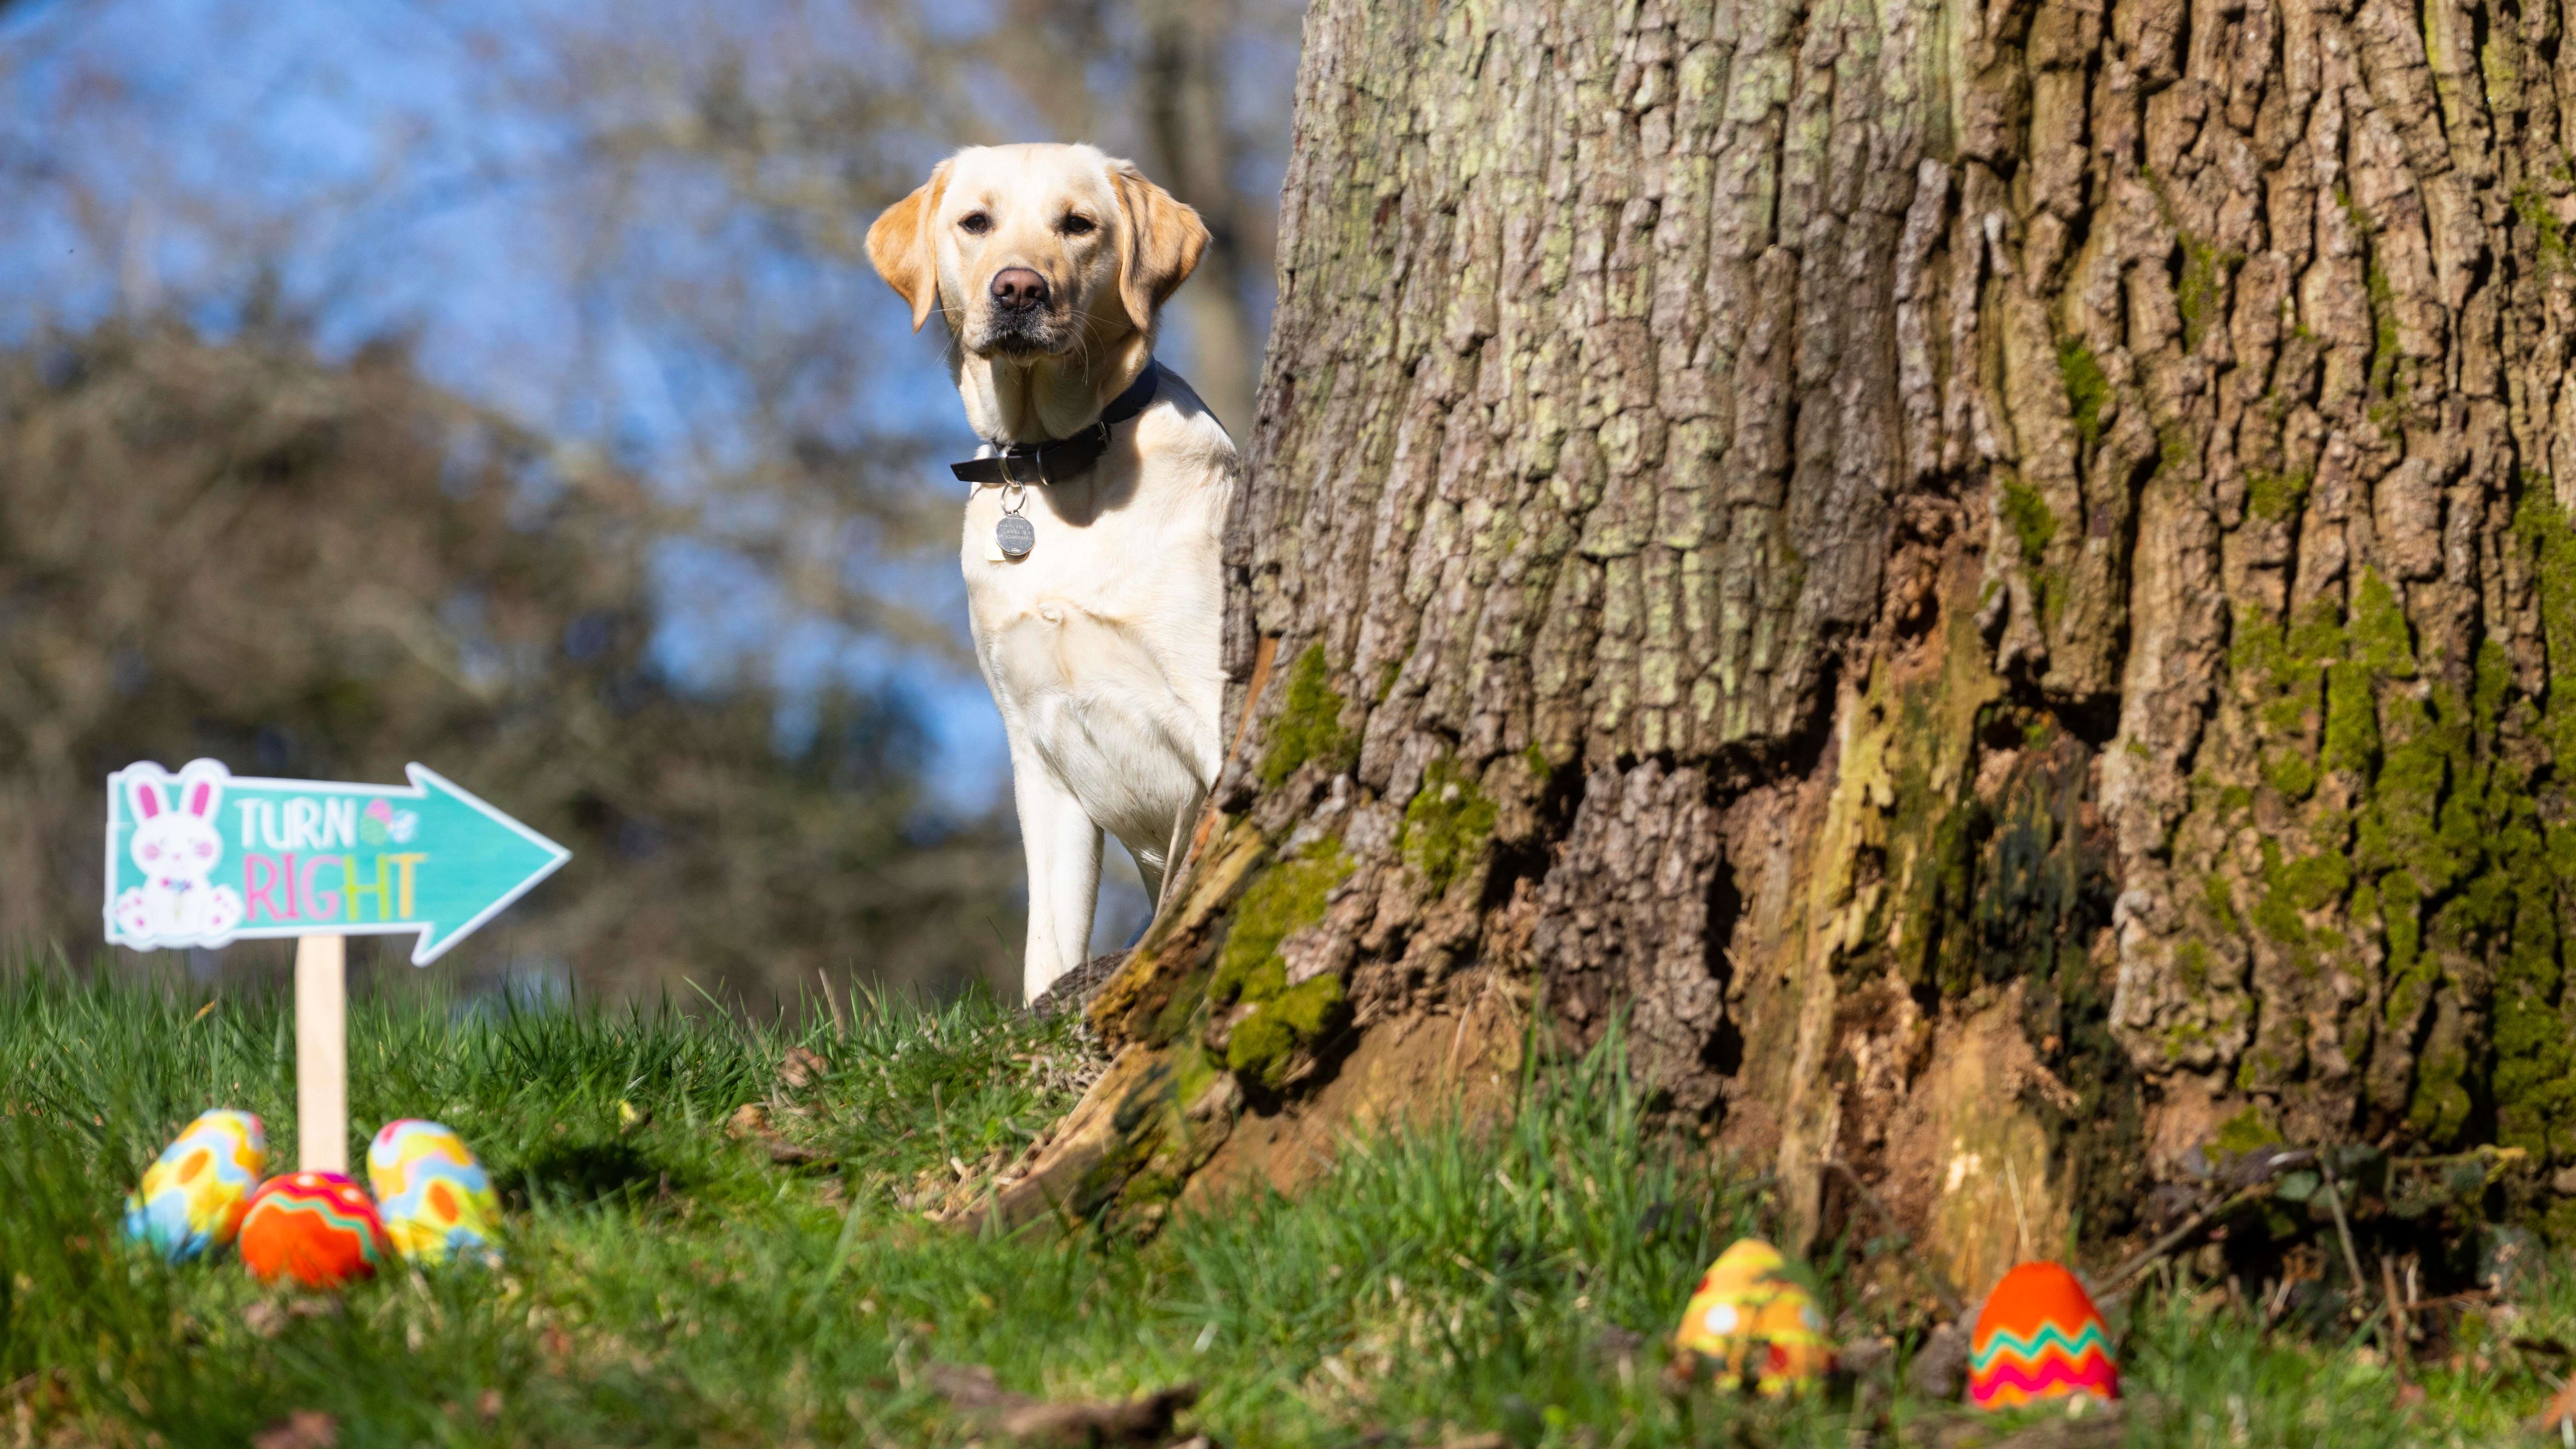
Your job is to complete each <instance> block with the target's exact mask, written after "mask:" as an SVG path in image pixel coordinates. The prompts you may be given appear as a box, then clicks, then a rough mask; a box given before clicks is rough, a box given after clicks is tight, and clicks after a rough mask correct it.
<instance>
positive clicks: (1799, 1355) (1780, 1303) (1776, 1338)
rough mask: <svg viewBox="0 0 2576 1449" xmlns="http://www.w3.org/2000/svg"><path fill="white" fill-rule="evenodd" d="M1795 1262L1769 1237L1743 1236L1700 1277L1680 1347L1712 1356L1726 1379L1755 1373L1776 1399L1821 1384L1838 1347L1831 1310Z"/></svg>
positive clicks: (1676, 1338) (1678, 1338)
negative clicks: (1792, 1267)
mask: <svg viewBox="0 0 2576 1449" xmlns="http://www.w3.org/2000/svg"><path fill="white" fill-rule="evenodd" d="M1788 1267H1789V1263H1788V1260H1787V1259H1785V1258H1782V1257H1781V1256H1780V1250H1779V1249H1777V1248H1774V1247H1772V1246H1771V1245H1770V1244H1769V1243H1766V1242H1763V1241H1761V1240H1760V1239H1758V1238H1738V1239H1737V1240H1736V1241H1735V1243H1734V1244H1733V1245H1732V1246H1731V1247H1729V1248H1728V1249H1727V1250H1726V1251H1725V1252H1723V1253H1720V1254H1718V1256H1717V1261H1716V1262H1714V1263H1711V1264H1710V1265H1709V1267H1708V1271H1707V1272H1706V1273H1704V1274H1702V1275H1701V1276H1700V1280H1699V1287H1698V1288H1697V1289H1695V1290H1694V1291H1693V1292H1692V1293H1691V1300H1690V1306H1689V1307H1687V1308H1684V1309H1683V1310H1682V1326H1681V1327H1680V1328H1679V1329H1678V1330H1676V1331H1675V1332H1674V1334H1673V1348H1674V1350H1675V1351H1676V1352H1681V1351H1687V1352H1690V1353H1695V1354H1698V1355H1699V1356H1700V1357H1701V1358H1703V1359H1707V1360H1709V1361H1711V1362H1712V1363H1713V1364H1714V1365H1715V1369H1716V1378H1717V1381H1718V1382H1719V1383H1720V1384H1724V1385H1730V1386H1731V1385H1736V1384H1741V1383H1742V1382H1743V1381H1744V1377H1745V1375H1746V1374H1748V1373H1749V1374H1751V1375H1753V1378H1754V1383H1755V1385H1756V1386H1757V1387H1758V1388H1759V1389H1760V1390H1761V1392H1762V1393H1763V1394H1764V1395H1766V1396H1768V1397H1772V1398H1777V1397H1779V1396H1781V1395H1784V1394H1789V1393H1794V1392H1798V1391H1801V1390H1804V1389H1805V1388H1807V1387H1808V1386H1809V1385H1811V1384H1813V1383H1814V1382H1815V1381H1816V1379H1817V1377H1818V1376H1819V1375H1822V1374H1824V1373H1826V1372H1828V1371H1830V1370H1831V1369H1832V1368H1833V1366H1834V1349H1833V1345H1832V1344H1831V1343H1829V1342H1827V1341H1826V1338H1825V1316H1824V1314H1823V1313H1822V1312H1820V1311H1818V1310H1817V1307H1816V1300H1815V1298H1814V1297H1813V1296H1812V1295H1810V1294H1809V1293H1808V1292H1807V1290H1806V1289H1804V1288H1802V1287H1800V1286H1799V1285H1798V1283H1797V1282H1796V1281H1795V1280H1794V1279H1792V1278H1790V1277H1789V1275H1788V1271H1787V1270H1788Z"/></svg>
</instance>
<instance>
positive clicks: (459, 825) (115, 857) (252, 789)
mask: <svg viewBox="0 0 2576 1449" xmlns="http://www.w3.org/2000/svg"><path fill="white" fill-rule="evenodd" d="M410 775H411V783H410V784H409V785H340V784H333V783H330V782H327V781H322V780H259V779H251V778H248V777H242V776H236V775H234V774H233V773H232V772H231V771H230V770H227V769H226V768H224V766H223V763H222V762H221V761H218V760H192V761H190V762H189V763H188V764H187V765H185V766H184V767H182V768H181V769H180V771H179V772H178V773H177V774H175V775H174V774H171V773H170V772H168V771H166V770H164V769H162V768H161V767H160V766H159V765H155V764H137V765H128V766H126V767H125V768H124V769H122V770H119V771H117V772H116V773H115V774H113V775H110V776H108V777H107V939H108V941H109V942H110V943H111V944H113V945H119V946H131V947H134V948H135V949H137V950H142V951H150V950H155V949H158V948H160V947H164V946H221V945H225V944H228V943H230V942H233V941H251V940H261V939H272V938H276V937H280V936H394V935H403V934H407V933H416V934H418V935H419V937H420V941H419V944H417V945H415V946H414V947H413V948H412V953H411V961H412V964H413V965H415V966H426V965H428V964H429V963H430V962H432V961H434V960H437V959H438V958H439V957H440V956H441V955H444V954H445V953H446V951H447V948H449V947H450V946H453V945H455V944H456V943H457V942H458V941H460V940H463V939H464V938H465V935H466V933H468V932H470V931H472V930H473V929H474V928H475V927H477V926H480V925H482V924H483V923H484V922H485V921H488V920H490V919H492V918H493V917H494V916H496V915H498V914H500V911H501V908H502V907H504V906H506V905H508V904H510V902H512V901H515V900H517V899H518V898H519V897H521V896H523V895H525V894H527V892H528V888H529V887H531V886H533V885H535V884H536V883H537V882H539V881H541V880H544V879H545V878H546V877H547V876H549V875H552V874H554V872H555V869H556V868H557V867H559V866H561V865H562V864H563V863H564V862H565V861H567V860H570V859H571V858H572V852H571V851H568V850H566V849H564V848H563V847H562V846H560V845H557V844H555V843H554V842H553V841H551V840H548V839H546V838H545V837H544V836H542V835H539V834H538V833H536V832H535V831H533V830H530V829H529V828H528V827H526V826H524V825H521V824H520V823H519V822H518V821H516V820H513V819H511V818H510V817H509V816H507V815H504V814H502V813H501V812H500V811H498V810H495V809H493V808H492V807H491V806H490V805H488V804H486V803H484V802H483V801H482V800H480V799H477V798H476V797H475V796H473V795H472V794H470V793H468V792H466V791H465V790H462V789H459V788H458V787H457V786H456V785H455V784H453V783H452V782H450V781H449V780H448V779H447V778H446V777H444V776H442V775H440V774H439V773H438V772H437V771H435V770H432V769H430V768H429V767H428V766H426V765H413V766H411V767H410Z"/></svg>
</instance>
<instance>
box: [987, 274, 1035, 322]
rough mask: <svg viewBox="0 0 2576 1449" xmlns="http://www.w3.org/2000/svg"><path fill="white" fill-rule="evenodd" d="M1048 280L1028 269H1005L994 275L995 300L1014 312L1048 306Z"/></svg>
mask: <svg viewBox="0 0 2576 1449" xmlns="http://www.w3.org/2000/svg"><path fill="white" fill-rule="evenodd" d="M1046 299H1047V284H1046V278H1044V277H1041V276H1039V275H1038V274H1037V273H1035V272H1033V271H1030V270H1029V269H1028V268H1026V267H1004V268H1003V269H1001V270H1000V271H998V272H995V273H994V274H993V300H994V301H996V302H998V303H1000V304H1001V305H1002V306H1004V307H1007V308H1009V309H1010V310H1011V311H1014V312H1025V311H1027V310H1028V309H1030V308H1031V307H1040V306H1044V305H1045V304H1046Z"/></svg>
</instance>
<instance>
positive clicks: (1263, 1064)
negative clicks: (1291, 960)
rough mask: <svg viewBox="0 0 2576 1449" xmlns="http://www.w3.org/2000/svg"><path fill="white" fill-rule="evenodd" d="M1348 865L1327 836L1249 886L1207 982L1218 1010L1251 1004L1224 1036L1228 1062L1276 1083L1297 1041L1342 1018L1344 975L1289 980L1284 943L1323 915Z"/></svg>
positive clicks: (1302, 1041)
mask: <svg viewBox="0 0 2576 1449" xmlns="http://www.w3.org/2000/svg"><path fill="white" fill-rule="evenodd" d="M1350 873H1351V860H1350V857H1349V856H1348V855H1347V854H1345V853H1344V852H1343V850H1342V848H1341V846H1340V845H1339V844H1338V843H1328V844H1327V845H1325V846H1323V847H1321V848H1319V849H1317V848H1310V850H1309V853H1308V854H1307V855H1306V856H1304V857H1303V858H1300V859H1296V860H1285V861H1278V862H1274V863H1273V864H1271V865H1269V866H1268V867H1266V868H1264V869H1263V870H1262V871H1261V872H1260V873H1259V874H1258V875H1256V876H1254V877H1253V879H1252V881H1251V883H1250V884H1249V885H1247V886H1245V887H1244V891H1243V895H1242V897H1241V898H1240V899H1239V900H1238V901H1237V902H1236V903H1235V908H1234V920H1233V922H1232V923H1231V924H1230V925H1228V926H1227V928H1226V935H1225V944H1224V945H1223V946H1222V947H1221V948H1219V950H1218V952H1217V964H1216V973H1215V975H1214V976H1213V977H1211V978H1210V980H1209V982H1208V1000H1209V1001H1210V1002H1211V1003H1212V1004H1213V1005H1214V1006H1215V1007H1216V1008H1217V1009H1218V1010H1220V1011H1223V1010H1226V1009H1228V1008H1232V1007H1237V1006H1248V1007H1250V1008H1251V1011H1250V1013H1249V1014H1247V1015H1244V1016H1242V1017H1240V1018H1238V1019H1237V1020H1236V1021H1235V1023H1234V1025H1233V1028H1232V1031H1231V1033H1230V1034H1229V1035H1228V1037H1227V1038H1226V1047H1225V1064H1226V1067H1227V1069H1228V1070H1231V1071H1234V1072H1237V1073H1239V1074H1241V1075H1243V1076H1245V1077H1249V1078H1252V1079H1255V1080H1258V1081H1260V1082H1262V1083H1264V1084H1265V1085H1268V1086H1273V1087H1275V1086H1278V1085H1279V1083H1280V1080H1281V1079H1282V1078H1283V1077H1284V1076H1285V1075H1286V1073H1287V1070H1288V1068H1289V1065H1290V1063H1291V1062H1292V1061H1293V1060H1294V1059H1295V1057H1296V1054H1297V1051H1298V1049H1299V1048H1301V1047H1304V1046H1307V1045H1309V1044H1311V1043H1313V1042H1314V1041H1315V1040H1316V1039H1317V1038H1319V1037H1321V1036H1322V1035H1323V1034H1324V1033H1325V1032H1326V1031H1327V1030H1329V1029H1331V1027H1332V1026H1333V1025H1334V1024H1335V1023H1336V1021H1337V1020H1338V1018H1339V1015H1340V1012H1341V1008H1342V1004H1343V999H1344V990H1343V986H1342V981H1341V978H1340V977H1338V976H1335V975H1331V974H1326V975H1322V976H1317V977H1314V978H1312V979H1310V980H1306V981H1301V982H1298V983H1296V984H1295V985H1291V984H1289V981H1288V965H1287V962H1286V961H1285V960H1284V959H1282V958H1281V956H1280V954H1279V943H1280V942H1282V941H1284V940H1286V939H1287V938H1288V937H1290V936H1292V935H1294V934H1296V933H1297V932H1298V931H1301V930H1304V929H1305V928H1306V927H1308V926H1311V925H1313V924H1315V923H1316V922H1318V921H1320V920H1322V919H1323V918H1324V905H1325V902H1326V900H1327V899H1328V898H1329V897H1330V896H1331V894H1332V889H1333V887H1334V886H1336V885H1339V884H1340V883H1341V882H1342V880H1343V878H1344V877H1346V876H1348V875H1349V874H1350Z"/></svg>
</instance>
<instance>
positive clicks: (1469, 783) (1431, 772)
mask: <svg viewBox="0 0 2576 1449" xmlns="http://www.w3.org/2000/svg"><path fill="white" fill-rule="evenodd" d="M1493 834H1494V802H1493V801H1491V800H1489V799H1487V798H1486V797H1485V793H1484V792H1483V791H1482V790H1479V789H1477V788H1476V780H1475V777H1474V776H1472V775H1470V774H1468V773H1467V772H1466V771H1464V770H1461V769H1459V768H1458V762H1457V761H1455V760H1452V759H1447V758H1442V759H1438V760H1434V761H1432V762H1431V766H1430V768H1428V769H1426V770H1424V771H1423V772H1422V786H1421V788H1420V789H1418V790H1416V791H1414V792H1413V799H1412V800H1411V801H1410V802H1408V803H1407V804H1406V805H1405V807H1404V834H1403V837H1402V841H1401V846H1402V849H1403V851H1404V858H1405V859H1406V860H1407V861H1409V862H1411V863H1412V865H1413V868H1414V869H1416V870H1418V871H1421V872H1422V875H1423V878H1424V879H1425V880H1427V881H1429V882H1430V884H1431V893H1432V894H1433V895H1435V896H1436V895H1439V894H1441V893H1442V892H1444V891H1446V890H1448V889H1449V886H1450V883H1451V882H1453V881H1455V880H1457V879H1458V877H1459V876H1461V875H1463V874H1465V873H1466V872H1467V870H1468V869H1469V868H1470V867H1472V866H1473V865H1475V863H1476V861H1477V859H1478V857H1480V856H1482V855H1483V854H1484V851H1485V842H1486V841H1487V840H1489V839H1491V838H1492V837H1493Z"/></svg>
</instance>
